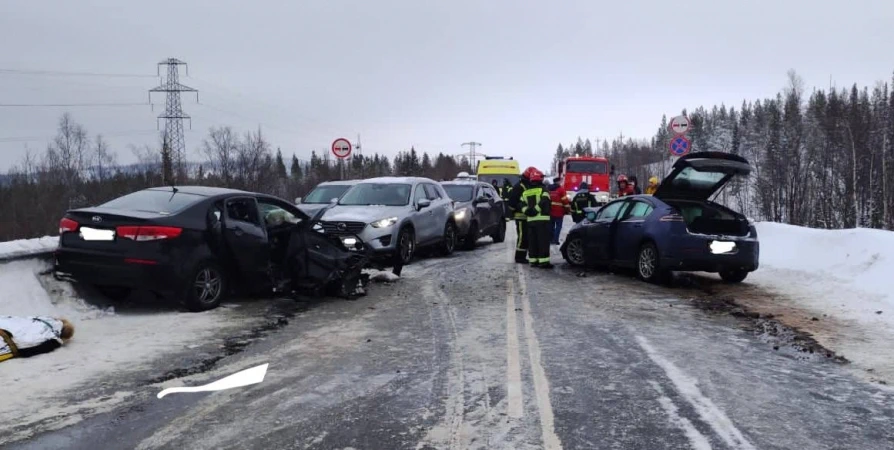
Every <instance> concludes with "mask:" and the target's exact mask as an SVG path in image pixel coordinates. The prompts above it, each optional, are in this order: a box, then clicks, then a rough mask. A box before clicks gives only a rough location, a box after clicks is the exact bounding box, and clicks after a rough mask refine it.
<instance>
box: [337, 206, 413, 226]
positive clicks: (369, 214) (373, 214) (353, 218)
mask: <svg viewBox="0 0 894 450" xmlns="http://www.w3.org/2000/svg"><path fill="white" fill-rule="evenodd" d="M410 211H411V209H410V207H409V206H367V205H364V206H347V205H338V206H336V207H334V208H332V209H330V210H329V211H326V214H324V215H323V219H322V220H325V221H327V222H334V221H340V222H364V223H371V222H375V221H377V220H380V219H387V218H389V217H398V218H403V217H405V216H406V215H407V214H409V213H410Z"/></svg>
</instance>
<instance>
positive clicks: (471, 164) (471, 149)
mask: <svg viewBox="0 0 894 450" xmlns="http://www.w3.org/2000/svg"><path fill="white" fill-rule="evenodd" d="M480 145H481V143H480V142H475V141H472V142H464V143H463V144H462V146H463V147H465V146H468V147H469V167H471V168H472V170H475V167H476V165H475V158H477V157H478V154H477V153H475V149H476V148H478V146H480Z"/></svg>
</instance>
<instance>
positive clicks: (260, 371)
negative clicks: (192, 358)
mask: <svg viewBox="0 0 894 450" xmlns="http://www.w3.org/2000/svg"><path fill="white" fill-rule="evenodd" d="M267 366H268V364H261V365H260V366H255V367H252V368H251V369H245V370H242V371H239V372H236V373H234V374H232V375H230V376H226V377H224V378H221V379H219V380H217V381H215V382H213V383H208V384H205V385H202V386H188V387H172V388H167V389H164V390H162V391H161V392H159V393H158V398H162V397H164V396H165V395H168V394H174V393H177V392H213V391H222V390H224V389H232V388H237V387H242V386H248V385H251V384H257V383H260V382H262V381H264V375H266V374H267Z"/></svg>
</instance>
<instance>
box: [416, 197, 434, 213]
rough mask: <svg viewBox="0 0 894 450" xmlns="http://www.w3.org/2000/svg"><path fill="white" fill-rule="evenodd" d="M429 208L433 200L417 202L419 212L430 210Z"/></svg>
mask: <svg viewBox="0 0 894 450" xmlns="http://www.w3.org/2000/svg"><path fill="white" fill-rule="evenodd" d="M429 206H431V200H429V199H427V198H423V199H422V200H419V201H418V202H416V209H417V210H421V209H424V208H428V207H429Z"/></svg>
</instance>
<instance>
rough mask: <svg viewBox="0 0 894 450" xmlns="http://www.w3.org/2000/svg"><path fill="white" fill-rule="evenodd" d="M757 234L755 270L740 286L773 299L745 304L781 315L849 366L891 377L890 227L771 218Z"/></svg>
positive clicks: (893, 294)
mask: <svg viewBox="0 0 894 450" xmlns="http://www.w3.org/2000/svg"><path fill="white" fill-rule="evenodd" d="M757 231H758V236H759V238H760V245H761V254H760V268H759V269H758V270H757V271H756V272H753V273H751V274H750V275H749V276H748V279H747V280H746V281H745V283H747V284H750V285H756V286H759V287H761V288H763V289H765V290H766V291H769V292H775V293H777V294H781V297H780V298H767V299H763V300H748V301H745V303H746V304H750V306H757V307H759V308H761V309H765V310H768V311H772V312H777V313H779V312H782V314H783V316H785V318H784V319H783V320H784V321H787V322H792V321H794V323H790V324H791V325H795V326H797V327H798V328H801V329H802V330H803V331H808V332H810V333H812V334H813V335H814V337H815V338H816V339H817V340H818V341H819V342H820V343H821V344H823V345H824V346H826V347H828V348H830V349H832V350H834V351H835V352H836V353H838V354H839V355H841V356H844V357H845V358H848V359H849V360H851V361H852V362H853V363H854V364H855V365H856V366H857V367H860V368H863V369H871V370H872V372H873V373H874V374H875V375H876V376H878V377H881V378H883V379H886V380H888V381H889V382H894V346H892V345H891V342H894V232H890V231H884V230H873V229H848V230H819V229H812V228H804V227H797V226H793V225H785V224H779V223H771V222H760V223H758V224H757ZM754 303H757V304H754ZM878 311H881V313H878ZM793 316H794V317H793ZM786 319H787V320H786Z"/></svg>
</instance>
